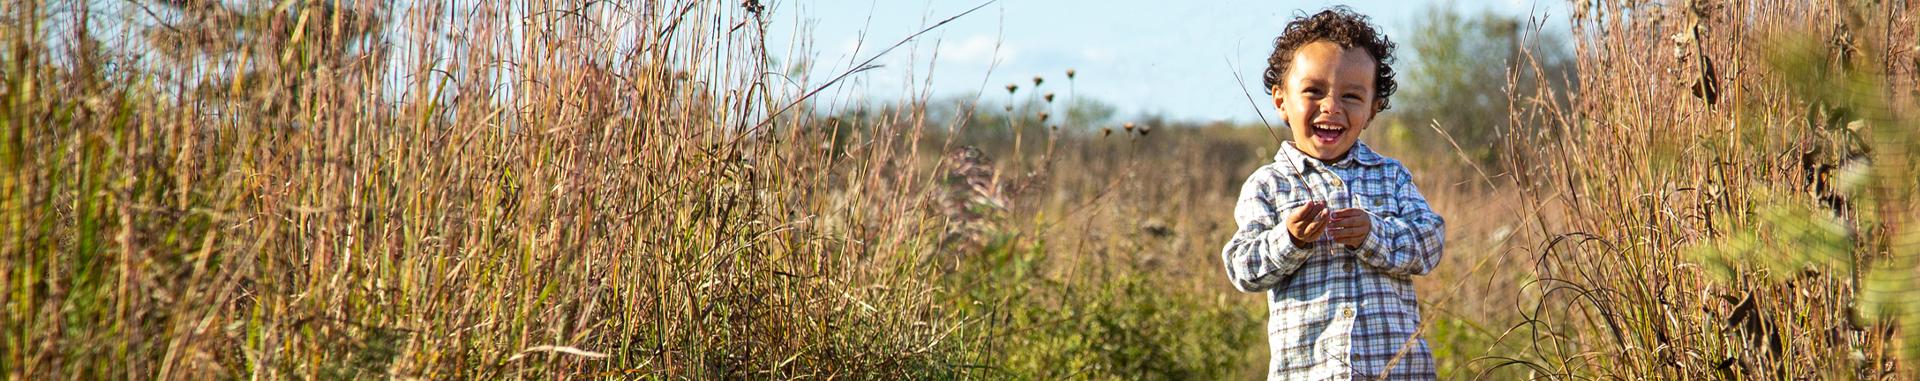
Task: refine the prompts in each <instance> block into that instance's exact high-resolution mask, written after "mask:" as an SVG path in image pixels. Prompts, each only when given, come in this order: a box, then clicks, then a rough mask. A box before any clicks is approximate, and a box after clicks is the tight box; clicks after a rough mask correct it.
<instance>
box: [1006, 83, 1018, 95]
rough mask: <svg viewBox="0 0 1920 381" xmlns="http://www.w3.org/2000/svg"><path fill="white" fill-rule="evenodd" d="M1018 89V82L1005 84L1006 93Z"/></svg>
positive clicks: (1011, 92)
mask: <svg viewBox="0 0 1920 381" xmlns="http://www.w3.org/2000/svg"><path fill="white" fill-rule="evenodd" d="M1019 90H1020V84H1018V83H1009V84H1007V94H1013V92H1014V91H1019Z"/></svg>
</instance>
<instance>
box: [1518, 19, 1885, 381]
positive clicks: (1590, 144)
mask: <svg viewBox="0 0 1920 381" xmlns="http://www.w3.org/2000/svg"><path fill="white" fill-rule="evenodd" d="M1916 15H1920V14H1916V12H1915V10H1914V9H1913V8H1912V7H1911V6H1910V5H1907V4H1904V3H1900V2H1791V1H1747V2H1708V1H1689V2H1649V3H1642V2H1612V1H1596V2H1580V3H1577V4H1576V7H1575V13H1574V15H1573V16H1572V24H1573V26H1574V34H1575V41H1576V43H1577V45H1578V46H1577V56H1578V61H1579V71H1580V73H1581V75H1580V76H1579V78H1578V83H1577V86H1576V89H1575V91H1574V93H1572V94H1547V93H1528V94H1513V95H1514V96H1513V97H1512V98H1511V99H1512V100H1513V101H1512V104H1513V112H1512V115H1511V119H1512V123H1511V124H1512V125H1516V126H1518V125H1539V124H1542V123H1544V124H1546V125H1549V126H1551V127H1549V128H1545V129H1539V130H1511V131H1509V140H1508V142H1509V146H1508V147H1506V150H1507V151H1508V152H1509V155H1510V156H1511V157H1512V158H1514V160H1513V161H1511V162H1510V164H1511V165H1510V166H1509V169H1510V173H1511V174H1513V175H1514V177H1513V178H1512V180H1513V181H1512V183H1513V184H1514V185H1515V186H1516V187H1518V188H1519V189H1521V190H1523V194H1524V196H1525V200H1526V201H1527V204H1528V205H1531V206H1533V207H1535V208H1538V209H1542V210H1551V211H1553V212H1552V213H1547V214H1537V215H1535V216H1533V217H1530V219H1531V220H1532V221H1530V222H1529V224H1531V225H1534V226H1537V227H1539V228H1541V229H1543V231H1546V232H1547V233H1549V239H1546V240H1542V241H1538V243H1537V244H1536V245H1532V246H1531V249H1532V250H1533V251H1534V253H1535V254H1536V255H1537V259H1536V262H1535V263H1536V268H1537V270H1536V272H1537V274H1538V276H1539V278H1538V281H1537V282H1534V283H1532V284H1530V286H1529V287H1530V289H1531V290H1533V291H1532V292H1535V293H1537V294H1538V295H1539V296H1538V297H1537V298H1533V299H1532V302H1530V303H1528V304H1527V305H1526V306H1527V307H1526V308H1528V309H1531V311H1528V312H1527V313H1528V315H1527V320H1526V321H1525V322H1523V323H1521V324H1518V325H1515V326H1514V327H1513V328H1512V329H1511V330H1509V331H1507V333H1506V336H1505V337H1503V341H1507V342H1517V343H1520V344H1521V346H1520V349H1519V350H1513V351H1508V352H1507V353H1504V354H1496V355H1495V356H1494V357H1490V358H1488V359H1487V360H1486V361H1485V362H1484V364H1486V366H1485V368H1488V369H1493V368H1518V369H1524V370H1526V371H1528V372H1529V374H1532V375H1535V376H1538V377H1549V378H1597V377H1606V378H1616V377H1618V378H1660V379H1715V378H1717V379H1728V378H1765V379H1789V378H1791V379H1807V378H1818V379H1900V378H1906V377H1912V376H1913V375H1914V374H1915V373H1914V370H1913V367H1912V365H1911V361H1914V360H1916V359H1920V346H1916V345H1914V343H1916V342H1920V341H1916V337H1917V336H1920V334H1916V329H1920V325H1915V321H1916V320H1920V314H1915V313H1914V312H1915V310H1914V309H1913V304H1912V303H1911V302H1910V301H1908V300H1911V298H1912V297H1913V296H1914V295H1916V294H1914V293H1913V290H1915V289H1916V287H1920V285H1917V284H1915V282H1914V281H1915V277H1914V276H1913V274H1915V273H1916V268H1915V267H1914V263H1915V262H1916V261H1915V257H1916V255H1915V254H1916V252H1915V250H1916V249H1920V244H1916V242H1920V241H1916V240H1915V239H1916V237H1920V230H1915V226H1914V225H1913V224H1912V223H1911V222H1910V221H1913V218H1914V217H1915V215H1914V213H1915V211H1916V209H1915V208H1914V205H1915V201H1916V200H1915V199H1914V198H1913V197H1912V194H1913V192H1914V191H1915V190H1916V189H1920V187H1916V186H1915V184H1914V183H1913V175H1914V172H1913V169H1912V164H1911V163H1912V162H1913V161H1912V157H1913V154H1914V152H1916V151H1914V150H1913V145H1914V144H1915V142H1916V140H1915V136H1914V135H1913V132H1912V131H1913V129H1914V128H1915V127H1916V126H1917V125H1916V124H1915V119H1914V118H1915V115H1914V114H1913V113H1912V110H1914V108H1913V105H1914V102H1915V99H1916V96H1915V95H1914V91H1915V90H1916V87H1915V79H1916V69H1917V68H1920V67H1917V66H1920V65H1917V64H1920V61H1916V57H1920V51H1916V50H1915V48H1914V47H1915V46H1916V42H1920V37H1916V36H1915V29H1914V27H1913V25H1915V23H1914V19H1915V16H1916ZM1527 72H1528V71H1525V70H1522V71H1520V73H1521V74H1519V75H1527V74H1525V73H1527ZM1536 73H1537V72H1536ZM1551 97H1568V98H1570V100H1571V102H1570V103H1568V104H1566V105H1565V106H1562V105H1561V104H1560V103H1559V102H1552V101H1549V99H1552V98H1551ZM1549 217H1555V218H1549ZM1902 359H1905V362H1903V361H1901V360H1902Z"/></svg>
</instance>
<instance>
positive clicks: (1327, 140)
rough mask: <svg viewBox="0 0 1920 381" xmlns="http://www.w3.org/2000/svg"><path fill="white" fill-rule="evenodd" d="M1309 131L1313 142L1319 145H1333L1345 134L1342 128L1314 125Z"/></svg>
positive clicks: (1344, 129)
mask: <svg viewBox="0 0 1920 381" xmlns="http://www.w3.org/2000/svg"><path fill="white" fill-rule="evenodd" d="M1310 129H1311V130H1312V131H1311V132H1312V135H1313V140H1314V141H1315V142H1317V143H1320V144H1333V143H1334V142H1338V141H1340V135H1342V134H1345V133H1347V128H1346V127H1344V126H1333V125H1314V126H1312V127H1310Z"/></svg>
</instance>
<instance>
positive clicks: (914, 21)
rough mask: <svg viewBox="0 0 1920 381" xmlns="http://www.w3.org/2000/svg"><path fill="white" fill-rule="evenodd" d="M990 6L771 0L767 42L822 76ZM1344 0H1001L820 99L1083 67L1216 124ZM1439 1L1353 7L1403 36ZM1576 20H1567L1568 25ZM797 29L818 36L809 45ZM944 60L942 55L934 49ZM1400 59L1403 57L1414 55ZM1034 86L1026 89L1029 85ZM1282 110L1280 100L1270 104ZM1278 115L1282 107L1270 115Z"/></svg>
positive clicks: (1492, 5)
mask: <svg viewBox="0 0 1920 381" xmlns="http://www.w3.org/2000/svg"><path fill="white" fill-rule="evenodd" d="M983 2H984V0H802V1H782V2H772V3H771V4H772V5H773V6H774V13H773V14H774V15H776V17H775V19H776V20H775V22H774V25H773V29H772V30H771V31H770V32H769V36H768V40H769V46H768V50H770V51H771V52H773V53H774V54H775V55H776V57H779V59H780V60H781V62H782V63H783V64H791V63H792V62H796V61H797V60H796V57H814V58H813V60H814V65H812V67H811V70H810V73H809V78H810V79H811V80H812V81H813V82H814V83H815V84H818V83H820V82H823V81H825V80H826V79H827V78H831V77H833V76H835V75H838V74H839V73H841V72H844V71H846V70H847V69H848V68H849V67H852V65H853V64H854V63H855V61H859V60H865V59H867V58H868V57H872V56H873V55H874V54H875V53H877V52H879V50H880V49H884V48H885V47H886V46H888V45H892V44H893V43H894V42H897V41H900V40H901V39H903V38H905V37H907V36H909V35H911V34H913V33H914V32H917V31H919V30H921V29H922V28H923V27H925V26H928V25H932V24H934V23H936V22H939V21H940V20H942V19H945V18H947V17H950V16H952V15H955V14H958V13H960V12H963V11H966V10H967V9H970V8H973V7H975V6H978V5H980V4H981V3H983ZM1341 3H1342V2H1335V1H1255V0H1211V1H1147V0H1108V1H1094V0H1058V1H1038V0H1001V1H999V2H996V3H993V4H991V5H988V6H986V8H983V9H981V10H979V11H977V12H974V13H973V14H970V15H968V16H966V17H962V18H960V19H958V20H955V21H953V22H951V23H948V24H947V25H945V26H942V27H940V28H939V29H935V30H933V31H932V32H929V33H927V34H925V35H922V36H921V37H920V38H918V39H916V40H915V41H914V42H912V43H909V44H908V45H906V46H902V47H901V48H899V49H896V50H894V51H893V52H891V53H889V54H888V55H887V56H883V57H882V58H881V59H879V60H877V61H875V63H877V64H881V65H883V67H882V68H880V69H876V70H870V71H865V72H862V73H860V74H857V75H856V76H854V77H852V78H851V81H849V82H845V83H843V84H842V85H841V86H838V87H836V88H831V89H829V90H828V91H826V92H824V93H822V95H821V96H823V97H826V98H825V99H827V100H829V102H828V103H829V104H838V105H845V104H849V103H852V102H874V101H880V102H884V101H894V100H900V99H904V98H907V97H911V96H914V95H916V94H922V93H930V94H932V95H933V96H935V97H946V96H963V97H972V96H975V94H978V96H980V97H981V98H982V99H984V100H986V101H992V102H1002V101H1004V100H1005V99H1006V98H1005V96H1006V95H1005V90H1004V89H1003V86H1005V85H1006V84H1007V83H1015V82H1017V83H1020V84H1021V86H1022V88H1023V89H1026V88H1031V87H1032V82H1031V81H1032V78H1033V77H1034V76H1035V75H1041V76H1044V77H1046V79H1047V83H1046V86H1045V87H1046V90H1053V91H1056V92H1058V93H1059V94H1060V95H1061V96H1066V95H1067V93H1068V91H1067V86H1066V81H1065V80H1066V76H1065V74H1064V73H1065V71H1066V70H1067V69H1069V68H1072V69H1074V70H1076V71H1077V72H1078V74H1077V76H1076V77H1077V80H1076V81H1075V84H1074V86H1073V88H1074V91H1073V92H1074V93H1075V94H1077V95H1079V96H1080V97H1082V98H1088V99H1098V100H1101V101H1104V102H1107V103H1110V104H1112V105H1114V106H1116V107H1117V108H1118V109H1119V112H1120V114H1121V115H1123V116H1126V115H1138V114H1149V113H1158V114H1161V115H1166V116H1169V117H1174V118H1180V119H1188V120H1197V121H1210V120H1233V121H1242V122H1250V121H1257V120H1258V119H1259V116H1257V115H1256V114H1254V112H1255V111H1253V107H1252V106H1249V105H1248V102H1247V98H1246V93H1243V92H1242V84H1240V83H1236V81H1235V79H1234V73H1235V72H1236V70H1235V68H1236V67H1237V69H1238V70H1237V72H1238V73H1239V74H1240V76H1241V78H1243V79H1244V80H1245V81H1246V83H1245V85H1246V87H1245V91H1246V92H1250V93H1252V94H1253V95H1254V96H1255V99H1256V100H1258V99H1260V97H1262V96H1264V93H1262V92H1261V89H1260V71H1261V70H1263V69H1264V68H1265V60H1266V55H1267V53H1268V52H1270V51H1271V49H1272V46H1271V44H1272V40H1273V38H1274V37H1275V36H1276V35H1278V34H1279V32H1280V30H1281V29H1282V28H1283V27H1284V26H1285V24H1286V22H1287V20H1289V19H1291V18H1292V17H1293V15H1294V14H1296V13H1297V12H1302V11H1317V10H1319V9H1321V8H1325V7H1327V6H1331V5H1335V4H1341ZM1432 3H1436V2H1429V1H1392V2H1388V1H1380V2H1356V3H1350V4H1348V5H1349V6H1351V7H1353V8H1354V9H1355V10H1357V11H1359V12H1361V13H1364V14H1367V15H1369V16H1371V17H1372V18H1373V21H1374V23H1376V24H1379V25H1381V26H1382V27H1384V28H1385V29H1386V31H1387V33H1388V36H1389V37H1390V38H1392V39H1394V40H1395V41H1402V42H1403V44H1404V41H1406V40H1408V39H1410V38H1412V36H1411V35H1410V34H1408V32H1407V30H1408V29H1409V28H1410V26H1411V25H1412V22H1413V20H1415V18H1416V17H1417V16H1418V13H1419V12H1423V11H1427V10H1430V9H1433V8H1430V6H1431V5H1433V4H1432ZM1437 3H1438V4H1440V5H1439V6H1445V7H1452V8H1454V9H1457V10H1460V11H1462V12H1479V11H1481V10H1490V11H1493V12H1496V13H1502V14H1510V15H1516V16H1520V17H1522V18H1525V17H1526V16H1527V15H1528V14H1529V13H1530V12H1532V13H1536V14H1542V15H1546V16H1549V17H1551V18H1554V19H1561V20H1564V19H1565V15H1566V11H1565V9H1566V7H1565V6H1564V5H1563V2H1560V1H1551V0H1544V1H1535V0H1497V1H1486V2H1437ZM1559 24H1561V25H1564V21H1561V22H1559ZM797 37H808V38H806V39H803V38H797ZM936 53H937V54H938V56H939V59H938V60H937V61H936V60H932V59H931V58H932V57H933V56H934V54H936ZM1408 54H1410V53H1408V52H1402V53H1401V60H1402V62H1406V61H1407V60H1410V59H1412V58H1413V57H1409V56H1408ZM1023 91H1024V90H1023ZM1269 108H1270V107H1269ZM1263 111H1264V112H1267V113H1269V117H1271V112H1272V111H1271V110H1263Z"/></svg>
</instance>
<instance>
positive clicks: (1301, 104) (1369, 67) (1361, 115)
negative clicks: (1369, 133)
mask: <svg viewBox="0 0 1920 381" xmlns="http://www.w3.org/2000/svg"><path fill="white" fill-rule="evenodd" d="M1373 65H1374V62H1373V56H1372V55H1370V54H1367V52H1366V51H1365V50H1360V49H1345V48H1341V47H1340V45H1339V44H1335V43H1332V42H1327V41H1315V42H1311V43H1307V44H1306V45H1305V46H1301V47H1300V48H1298V49H1295V50H1294V51H1293V64H1292V65H1291V66H1290V67H1289V68H1288V69H1287V76H1286V78H1285V79H1284V80H1283V81H1282V82H1281V85H1280V86H1279V88H1276V89H1274V90H1273V105H1274V107H1275V108H1278V109H1280V115H1281V116H1282V117H1284V118H1286V120H1287V125H1288V126H1289V127H1292V129H1293V142H1294V146H1296V147H1299V148H1300V151H1301V152H1305V153H1306V154H1307V155H1308V156H1313V157H1314V158H1316V159H1320V160H1325V161H1333V160H1338V159H1340V158H1341V157H1344V156H1346V155H1347V151H1348V150H1351V149H1353V144H1354V143H1355V142H1358V141H1360V131H1361V130H1364V129H1366V128H1367V122H1369V121H1371V120H1372V119H1373V113H1374V99H1373V95H1374V94H1373V76H1374V68H1373Z"/></svg>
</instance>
